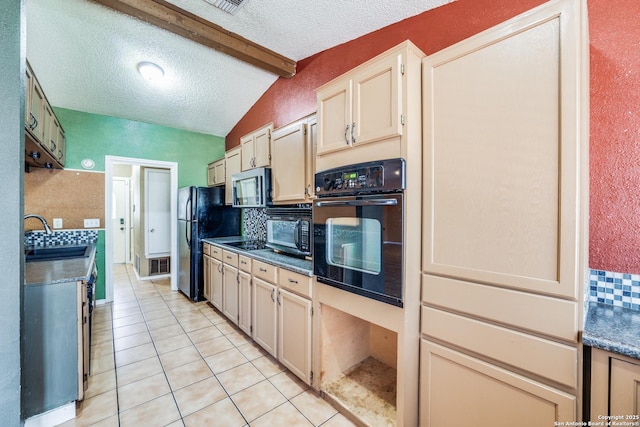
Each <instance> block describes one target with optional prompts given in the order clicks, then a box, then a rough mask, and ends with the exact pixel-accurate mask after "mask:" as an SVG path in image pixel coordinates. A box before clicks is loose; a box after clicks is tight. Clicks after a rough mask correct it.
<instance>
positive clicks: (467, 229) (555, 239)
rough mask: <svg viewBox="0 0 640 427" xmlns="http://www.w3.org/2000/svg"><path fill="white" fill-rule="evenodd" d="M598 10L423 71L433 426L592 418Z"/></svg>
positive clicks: (571, 10) (427, 389)
mask: <svg viewBox="0 0 640 427" xmlns="http://www.w3.org/2000/svg"><path fill="white" fill-rule="evenodd" d="M587 47H588V45H587V31H586V1H573V0H559V1H550V2H547V3H545V4H543V5H542V6H540V7H538V8H536V9H533V10H531V11H529V12H527V13H525V14H523V15H520V16H518V17H516V18H514V19H512V20H510V21H508V22H505V23H503V24H500V25H498V26H496V27H494V28H492V29H489V30H487V31H485V32H483V33H481V34H479V35H477V36H474V37H472V38H470V39H467V40H465V41H462V42H460V43H458V44H456V45H454V46H452V47H450V48H447V49H445V50H443V51H440V52H438V53H436V54H434V55H431V56H429V57H427V58H426V59H425V60H424V62H423V102H424V104H423V129H424V132H423V139H424V141H423V142H424V144H423V168H424V170H423V238H422V240H423V254H422V256H423V259H422V271H423V277H422V308H421V310H422V313H421V336H422V340H421V356H420V357H421V374H420V375H421V394H420V396H421V397H420V399H421V404H420V425H422V426H425V427H427V426H431V427H448V426H452V427H453V426H461V425H478V426H481V425H491V426H494V427H495V426H498V427H500V426H505V427H506V426H512V425H513V424H514V422H516V423H517V424H518V425H526V426H532V427H537V426H546V425H548V426H551V425H554V422H556V421H572V420H578V419H579V418H580V416H581V407H580V406H581V403H580V401H581V387H582V384H581V375H580V373H581V369H582V368H581V360H582V355H581V346H580V343H579V331H580V329H581V326H582V304H583V301H582V295H583V285H584V283H585V280H586V278H587V277H588V276H586V269H587V259H586V252H587V251H586V248H587V246H588V240H587V236H586V232H587V213H588V211H587V209H588V203H587V194H588V192H587V184H588V174H587V167H588V162H587V154H588V139H587V138H588V124H587V120H588V109H587V95H588V92H587V84H588V79H587V78H588V76H587V74H588V68H587V67H588V62H587V60H588V50H587Z"/></svg>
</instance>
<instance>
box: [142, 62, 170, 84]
mask: <svg viewBox="0 0 640 427" xmlns="http://www.w3.org/2000/svg"><path fill="white" fill-rule="evenodd" d="M138 72H139V73H140V75H141V76H142V77H144V78H145V79H147V80H150V81H152V82H153V81H158V80H161V79H162V77H163V76H164V70H163V69H162V68H161V67H160V66H159V65H157V64H154V63H153V62H141V63H139V64H138Z"/></svg>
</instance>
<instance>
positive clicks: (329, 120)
mask: <svg viewBox="0 0 640 427" xmlns="http://www.w3.org/2000/svg"><path fill="white" fill-rule="evenodd" d="M318 122H319V123H320V125H319V129H318V148H317V154H318V155H320V154H324V153H329V152H331V151H336V150H342V149H345V148H348V147H351V123H352V120H351V79H349V78H343V79H338V80H336V81H335V82H333V83H331V84H329V85H327V86H324V87H323V88H322V89H321V90H320V91H318Z"/></svg>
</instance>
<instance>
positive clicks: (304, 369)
mask: <svg viewBox="0 0 640 427" xmlns="http://www.w3.org/2000/svg"><path fill="white" fill-rule="evenodd" d="M311 281H312V280H311V277H308V276H303V275H301V274H298V273H294V272H291V271H287V270H285V269H282V268H281V269H280V274H279V286H280V289H279V290H278V360H280V362H281V363H282V364H283V365H284V366H286V367H287V368H289V370H290V371H291V372H293V373H294V374H295V375H297V376H298V377H299V378H300V379H302V380H303V381H304V382H305V383H307V384H311V381H312V380H313V378H312V374H311V345H312V343H311V338H312V335H311V331H312V329H311V320H312V315H313V313H312V303H311Z"/></svg>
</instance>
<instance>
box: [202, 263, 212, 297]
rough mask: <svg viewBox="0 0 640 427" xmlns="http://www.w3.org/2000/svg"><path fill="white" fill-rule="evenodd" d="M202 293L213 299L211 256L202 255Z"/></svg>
mask: <svg viewBox="0 0 640 427" xmlns="http://www.w3.org/2000/svg"><path fill="white" fill-rule="evenodd" d="M202 283H203V290H202V294H203V295H204V299H206V300H207V301H211V257H210V256H209V255H202Z"/></svg>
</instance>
